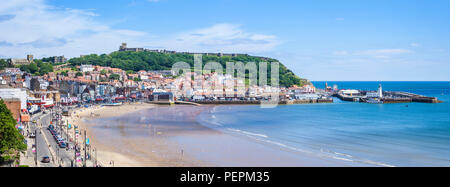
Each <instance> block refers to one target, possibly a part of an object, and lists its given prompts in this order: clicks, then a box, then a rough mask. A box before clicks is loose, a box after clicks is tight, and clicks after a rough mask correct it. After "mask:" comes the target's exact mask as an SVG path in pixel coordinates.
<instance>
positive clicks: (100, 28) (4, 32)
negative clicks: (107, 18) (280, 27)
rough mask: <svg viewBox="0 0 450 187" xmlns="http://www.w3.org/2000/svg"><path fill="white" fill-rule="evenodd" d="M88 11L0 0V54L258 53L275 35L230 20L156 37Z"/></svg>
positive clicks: (27, 0)
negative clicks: (122, 49)
mask: <svg viewBox="0 0 450 187" xmlns="http://www.w3.org/2000/svg"><path fill="white" fill-rule="evenodd" d="M97 16H99V15H97V14H96V13H95V12H93V11H92V10H77V9H68V8H58V7H53V6H50V5H48V4H46V1H45V0H2V6H0V28H2V29H0V46H1V47H0V56H3V57H25V55H26V54H34V55H35V56H37V57H43V56H54V55H65V56H68V57H75V56H79V55H80V54H91V53H109V52H112V51H115V50H117V49H118V46H119V45H120V43H122V42H127V43H129V46H135V47H149V46H157V48H159V49H163V48H164V49H169V50H179V51H192V52H218V51H221V52H261V51H268V50H271V49H273V48H274V47H275V46H276V45H277V44H278V41H277V39H276V37H275V36H272V35H263V34H255V33H249V32H246V31H244V30H243V29H242V28H241V27H240V26H238V25H233V24H217V25H213V26H211V27H208V28H203V29H197V30H192V31H187V32H181V33H178V34H168V36H167V37H164V38H157V37H155V36H154V35H151V34H150V33H148V32H141V31H133V30H124V29H122V30H119V29H114V28H112V27H111V26H110V25H107V24H104V23H101V22H97V21H95V19H94V18H96V17H97Z"/></svg>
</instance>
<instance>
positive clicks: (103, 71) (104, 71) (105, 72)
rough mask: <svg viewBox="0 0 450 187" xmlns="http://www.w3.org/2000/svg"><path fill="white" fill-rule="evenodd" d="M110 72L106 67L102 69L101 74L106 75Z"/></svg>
mask: <svg viewBox="0 0 450 187" xmlns="http://www.w3.org/2000/svg"><path fill="white" fill-rule="evenodd" d="M107 73H108V71H106V69H102V71H100V74H101V75H106V74H107Z"/></svg>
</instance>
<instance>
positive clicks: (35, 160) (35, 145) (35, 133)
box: [34, 129, 38, 167]
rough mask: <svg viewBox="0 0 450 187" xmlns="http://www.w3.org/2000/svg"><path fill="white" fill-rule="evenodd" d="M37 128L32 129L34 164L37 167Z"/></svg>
mask: <svg viewBox="0 0 450 187" xmlns="http://www.w3.org/2000/svg"><path fill="white" fill-rule="evenodd" d="M36 137H37V129H34V147H35V148H34V150H35V154H34V164H35V165H36V167H37V155H38V152H37V151H38V148H37V147H38V146H37V138H36Z"/></svg>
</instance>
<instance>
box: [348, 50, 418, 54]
mask: <svg viewBox="0 0 450 187" xmlns="http://www.w3.org/2000/svg"><path fill="white" fill-rule="evenodd" d="M410 52H411V51H409V50H407V49H375V50H366V51H360V52H358V53H357V54H360V55H395V54H404V53H410Z"/></svg>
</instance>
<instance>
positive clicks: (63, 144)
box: [59, 142, 67, 148]
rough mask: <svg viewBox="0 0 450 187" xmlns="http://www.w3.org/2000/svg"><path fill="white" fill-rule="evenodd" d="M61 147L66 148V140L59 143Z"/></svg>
mask: <svg viewBox="0 0 450 187" xmlns="http://www.w3.org/2000/svg"><path fill="white" fill-rule="evenodd" d="M59 147H60V148H66V147H67V145H66V143H65V142H60V143H59Z"/></svg>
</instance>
